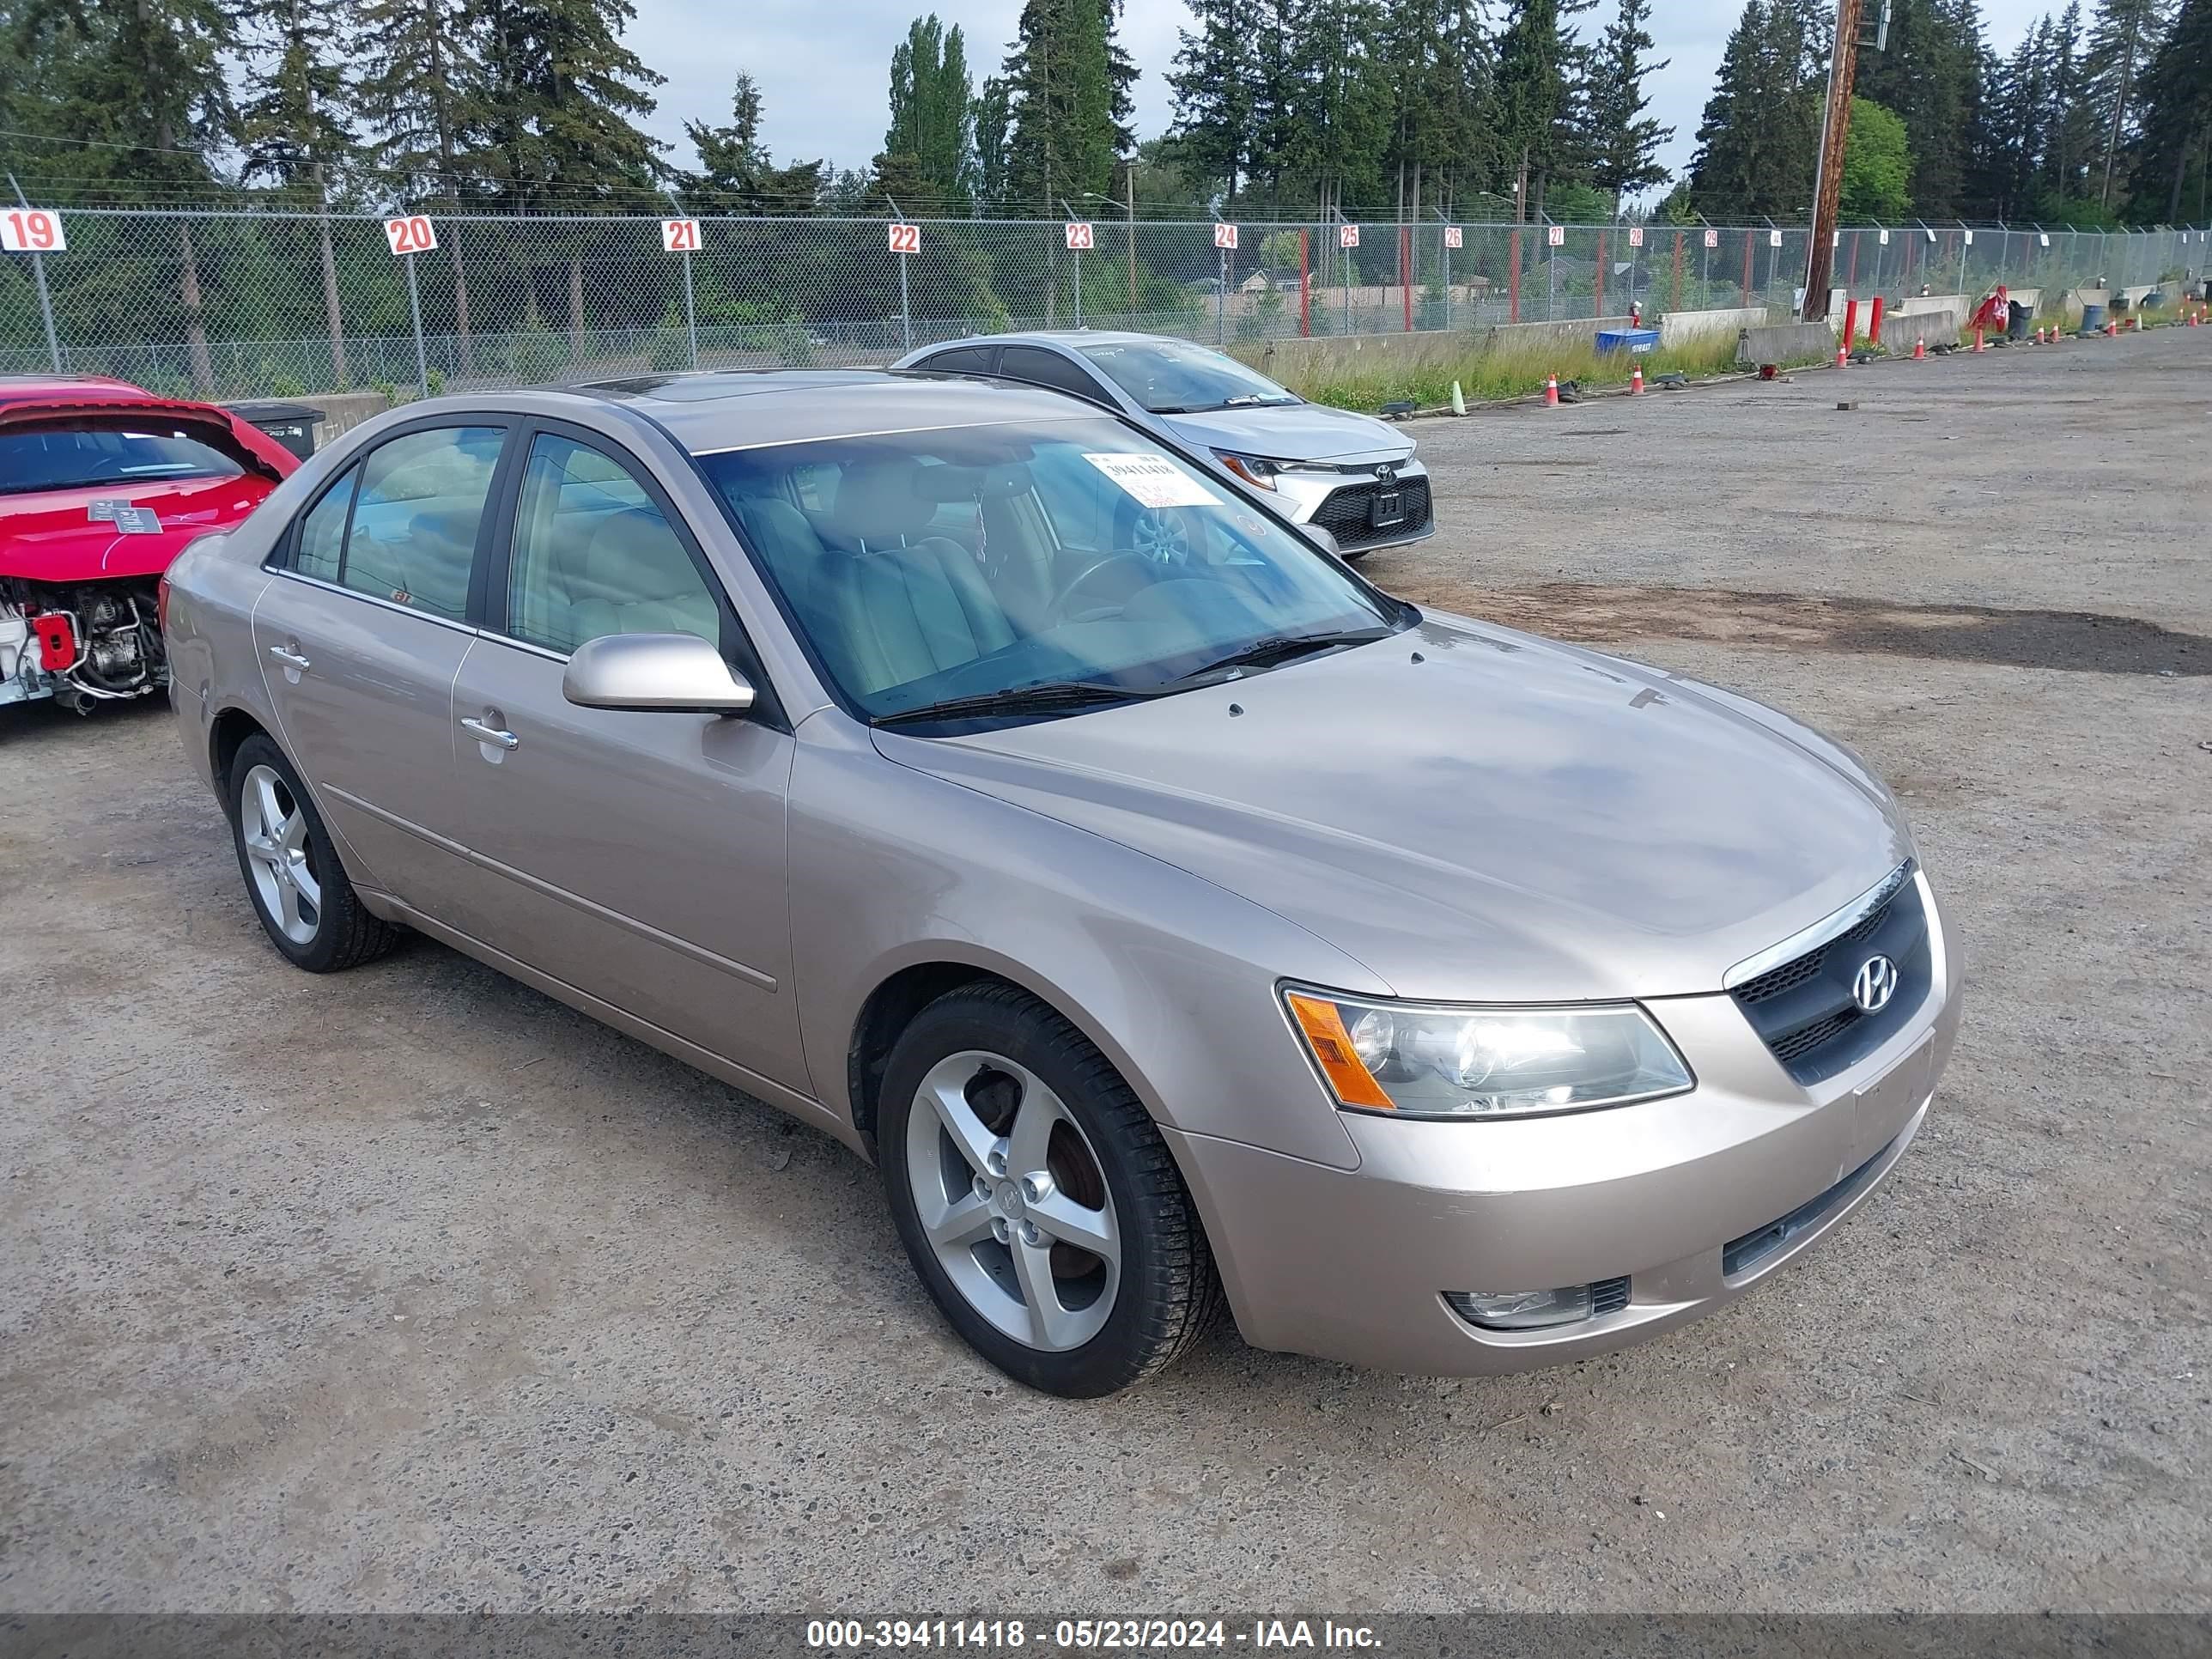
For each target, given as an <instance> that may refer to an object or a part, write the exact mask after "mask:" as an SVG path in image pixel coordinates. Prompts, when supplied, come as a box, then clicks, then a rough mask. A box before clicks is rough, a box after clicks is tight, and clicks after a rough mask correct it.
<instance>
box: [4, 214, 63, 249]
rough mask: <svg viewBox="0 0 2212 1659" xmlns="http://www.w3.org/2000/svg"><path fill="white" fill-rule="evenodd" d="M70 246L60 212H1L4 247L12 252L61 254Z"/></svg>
mask: <svg viewBox="0 0 2212 1659" xmlns="http://www.w3.org/2000/svg"><path fill="white" fill-rule="evenodd" d="M68 246H69V243H68V241H67V240H65V239H64V237H63V235H62V219H61V215H59V214H58V213H50V212H48V211H47V210H46V209H45V208H9V210H7V211H6V212H5V213H0V248H5V249H6V250H7V251H8V252H10V253H59V252H63V251H64V249H65V248H67V247H68Z"/></svg>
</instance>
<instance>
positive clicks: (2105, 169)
mask: <svg viewBox="0 0 2212 1659" xmlns="http://www.w3.org/2000/svg"><path fill="white" fill-rule="evenodd" d="M2171 9H2172V7H2171V4H2170V0H2103V3H2102V4H2101V5H2100V8H2099V9H2098V14H2097V21H2096V26H2095V27H2093V29H2092V30H2091V31H2090V33H2089V46H2088V52H2087V64H2086V66H2085V67H2086V70H2087V79H2088V93H2089V101H2090V104H2091V106H2093V108H2094V110H2095V111H2096V114H2097V126H2098V133H2097V145H2098V151H2099V159H2098V161H2097V163H2096V189H2097V205H2098V206H2099V207H2100V208H2105V209H2107V210H2109V209H2111V208H2112V207H2113V206H2114V205H2115V204H2117V203H2118V200H2119V199H2120V198H2121V197H2124V196H2125V194H2126V191H2127V182H2128V180H2127V172H2126V167H2125V166H2124V161H2125V158H2126V154H2127V150H2128V147H2129V144H2130V140H2131V139H2132V138H2133V137H2134V136H2135V133H2136V127H2137V125H2139V122H2138V115H2139V109H2138V100H2137V98H2136V81H2137V80H2138V79H2139V78H2140V77H2141V76H2142V72H2143V70H2144V69H2145V67H2146V66H2147V65H2148V64H2149V62H2150V58H2151V54H2152V53H2153V52H2156V51H2157V50H2158V47H2159V44H2160V42H2161V41H2162V40H2165V38H2166V25H2167V21H2168V16H2169V13H2170V11H2171ZM2197 68H2198V71H2199V73H2200V74H2203V73H2206V72H2208V71H2207V68H2206V66H2205V65H2203V64H2199V65H2198V66H2197Z"/></svg>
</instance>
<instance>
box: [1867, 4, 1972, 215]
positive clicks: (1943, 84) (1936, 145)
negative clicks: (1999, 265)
mask: <svg viewBox="0 0 2212 1659" xmlns="http://www.w3.org/2000/svg"><path fill="white" fill-rule="evenodd" d="M1894 4H1895V9H1894V10H1893V13H1892V14H1891V19H1890V33H1889V48H1888V50H1887V51H1886V52H1869V53H1865V54H1863V55H1862V56H1861V58H1860V60H1859V63H1860V69H1859V76H1858V90H1859V92H1860V93H1861V94H1863V96H1865V97H1867V98H1869V99H1872V100H1875V102H1877V103H1879V104H1881V105H1882V106H1885V107H1887V108H1888V109H1890V110H1892V111H1894V112H1896V113H1897V115H1899V117H1900V118H1902V119H1903V120H1904V122H1905V131H1906V133H1907V134H1908V135H1909V137H1910V138H1911V148H1912V157H1913V163H1912V165H1913V174H1912V198H1913V202H1914V204H1915V206H1916V207H1917V210H1918V211H1919V212H1920V213H1921V214H1922V215H1923V216H1931V217H1932V216H1938V215H1940V216H1943V217H1945V218H1953V217H1957V216H1961V215H1962V214H1963V213H1964V211H1965V210H1966V208H1967V206H1968V205H1969V203H1968V200H1967V198H1968V196H1969V194H1970V191H1971V186H1972V175H1973V173H1974V172H1975V168H1976V159H1975V158H1976V148H1975V146H1976V141H1977V139H1978V138H1979V137H1981V136H1982V135H1981V133H1980V131H1979V125H1980V119H1981V104H1982V99H1983V94H1984V88H1983V81H1984V64H1985V62H1986V59H1987V55H1988V48H1987V46H1985V44H1984V41H1983V39H1982V25H1981V17H1980V14H1979V12H1978V9H1977V8H1976V6H1975V4H1974V0H1894Z"/></svg>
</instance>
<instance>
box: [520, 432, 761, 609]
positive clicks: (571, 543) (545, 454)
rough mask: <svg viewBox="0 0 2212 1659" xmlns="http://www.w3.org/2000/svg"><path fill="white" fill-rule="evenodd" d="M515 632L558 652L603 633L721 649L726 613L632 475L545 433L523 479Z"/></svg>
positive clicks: (611, 461) (589, 451) (589, 450)
mask: <svg viewBox="0 0 2212 1659" xmlns="http://www.w3.org/2000/svg"><path fill="white" fill-rule="evenodd" d="M506 631H507V633H508V634H510V635H513V637H514V638H516V639H518V640H527V641H530V643H531V644H532V645H542V646H544V647H545V648H546V649H547V650H549V651H573V650H574V649H575V648H576V647H578V646H580V645H581V644H582V643H583V642H584V641H586V640H593V639H597V638H599V636H600V635H603V634H696V635H699V637H700V638H702V639H705V640H713V641H716V642H717V643H719V642H720V638H721V631H722V630H721V611H720V607H718V606H717V605H715V603H714V590H713V589H712V588H711V587H709V586H708V584H707V580H706V579H705V578H704V577H702V575H701V574H699V569H698V567H697V566H696V565H695V564H693V563H692V562H691V556H690V554H689V553H687V552H686V551H685V550H684V544H683V542H682V541H680V540H679V539H678V538H677V534H676V532H675V531H673V530H672V529H671V528H670V527H669V524H668V520H666V519H665V518H663V517H662V516H661V513H660V509H659V507H656V506H654V505H653V498H652V497H651V496H650V495H647V494H646V492H645V486H644V485H642V484H641V483H639V482H638V481H637V478H636V477H635V475H633V474H632V473H631V472H630V471H629V468H627V467H626V466H624V465H622V464H621V463H620V462H619V461H617V460H615V459H613V458H612V457H611V456H608V455H606V454H604V453H601V452H600V451H599V450H596V449H592V448H589V447H586V446H585V445H583V444H580V443H577V442H575V441H573V440H571V439H568V438H563V437H560V436H558V435H556V434H553V433H550V432H545V433H540V434H539V435H538V437H537V439H536V440H535V441H532V444H531V446H530V460H529V463H528V465H526V466H525V467H524V469H523V473H522V497H521V501H520V503H519V504H518V506H517V507H516V509H515V520H514V547H513V554H512V556H510V560H509V562H508V566H507V630H506Z"/></svg>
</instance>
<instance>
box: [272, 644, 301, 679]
mask: <svg viewBox="0 0 2212 1659" xmlns="http://www.w3.org/2000/svg"><path fill="white" fill-rule="evenodd" d="M269 654H270V656H272V657H274V658H276V660H277V661H278V662H281V663H283V664H285V665H287V666H289V667H292V668H296V669H298V670H299V671H301V673H305V672H306V671H307V667H308V663H307V659H306V658H305V657H303V656H301V654H300V653H298V652H296V651H294V650H290V649H289V648H287V647H284V646H281V645H272V646H270V647H269Z"/></svg>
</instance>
